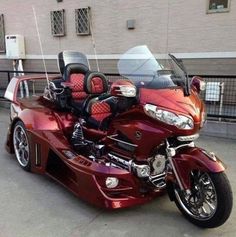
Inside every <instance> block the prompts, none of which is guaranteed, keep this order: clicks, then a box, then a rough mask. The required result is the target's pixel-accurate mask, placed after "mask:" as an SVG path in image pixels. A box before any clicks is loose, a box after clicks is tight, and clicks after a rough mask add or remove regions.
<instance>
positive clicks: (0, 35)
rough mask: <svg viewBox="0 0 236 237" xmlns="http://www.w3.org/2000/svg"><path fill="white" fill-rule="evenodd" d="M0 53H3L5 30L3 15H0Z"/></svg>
mask: <svg viewBox="0 0 236 237" xmlns="http://www.w3.org/2000/svg"><path fill="white" fill-rule="evenodd" d="M0 52H2V53H3V52H5V30H4V17H3V14H0Z"/></svg>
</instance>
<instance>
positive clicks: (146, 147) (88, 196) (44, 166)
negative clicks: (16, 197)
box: [6, 77, 223, 209]
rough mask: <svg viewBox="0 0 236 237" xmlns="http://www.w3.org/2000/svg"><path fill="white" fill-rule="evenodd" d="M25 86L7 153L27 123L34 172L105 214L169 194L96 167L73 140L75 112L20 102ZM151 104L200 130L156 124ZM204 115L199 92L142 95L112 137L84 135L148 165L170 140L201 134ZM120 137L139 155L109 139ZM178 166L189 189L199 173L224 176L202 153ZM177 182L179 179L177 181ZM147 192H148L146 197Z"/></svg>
mask: <svg viewBox="0 0 236 237" xmlns="http://www.w3.org/2000/svg"><path fill="white" fill-rule="evenodd" d="M36 78H37V77H36ZM40 78H41V79H42V77H39V78H38V79H40ZM30 79H31V78H30V77H23V78H20V79H19V82H20V81H21V80H30ZM36 80H37V79H36ZM19 82H17V83H16V85H15V86H16V90H15V92H14V99H13V101H12V102H13V104H12V107H11V112H12V117H11V119H12V121H11V124H10V127H9V132H8V136H7V143H6V147H7V149H8V151H9V152H13V144H12V132H13V127H14V124H15V122H16V121H18V120H21V121H22V122H23V123H24V124H25V127H26V129H27V133H28V137H29V141H30V149H31V157H30V159H31V171H32V172H35V173H40V174H47V175H49V176H50V177H52V178H53V179H55V180H57V181H58V182H60V183H61V184H62V185H64V186H65V187H67V188H68V189H69V190H71V191H72V192H73V193H75V194H76V195H77V196H79V197H80V198H83V199H84V200H86V201H88V202H90V203H92V204H94V205H97V206H99V207H105V208H112V209H113V208H124V207H129V206H133V205H138V204H142V203H145V202H147V201H150V200H152V199H153V198H154V197H156V196H158V195H160V194H161V193H163V190H157V189H154V188H152V189H151V188H150V185H148V184H147V183H145V182H143V181H141V180H140V179H139V178H137V176H136V175H135V174H134V173H132V172H129V171H127V170H125V169H118V168H115V167H112V166H109V167H108V166H106V165H105V164H104V163H101V162H100V163H99V162H95V161H93V160H90V159H89V158H88V157H84V156H82V155H81V154H79V153H76V152H75V151H74V150H73V148H72V147H71V145H70V142H69V140H70V137H71V134H72V131H73V126H74V123H75V122H76V121H77V120H78V118H77V117H75V116H74V115H72V113H70V112H69V111H59V110H57V109H56V107H55V106H54V105H53V103H51V102H50V101H47V100H46V99H44V98H42V97H34V98H26V99H19V98H17V97H16V95H17V89H18V88H17V87H18V86H19ZM146 103H151V104H155V105H157V106H159V107H162V108H166V109H168V110H170V111H173V112H175V113H179V114H184V115H187V116H192V117H193V118H194V122H195V127H194V129H193V130H192V131H181V130H178V129H177V128H176V127H174V126H170V125H166V124H163V123H162V122H158V121H157V120H154V119H152V118H151V117H149V116H148V115H146V114H145V112H144V109H143V105H145V104H146ZM203 111H204V106H203V105H202V103H201V101H200V100H199V98H198V96H197V95H196V93H195V92H193V93H192V95H191V96H189V97H185V96H184V95H183V92H182V90H180V89H174V90H172V89H171V90H170V89H169V90H150V89H141V90H140V103H138V104H136V105H134V106H133V107H132V108H130V109H129V110H128V111H126V112H123V113H121V114H119V115H117V116H116V117H115V118H114V119H113V120H112V122H111V124H110V128H109V129H108V131H107V132H103V131H98V130H95V129H90V128H86V127H84V134H85V136H86V139H88V140H93V141H100V142H104V143H105V145H106V148H107V149H108V151H112V152H116V153H118V154H121V155H124V156H126V157H127V158H128V159H134V160H135V161H137V162H145V161H146V160H147V158H149V157H150V156H151V155H153V152H154V151H155V149H156V148H157V147H158V146H160V145H161V144H163V142H164V141H165V139H166V138H168V137H173V136H176V135H178V134H181V135H187V134H194V133H195V132H197V131H198V130H199V126H200V122H201V113H202V112H203ZM116 133H122V134H124V135H125V136H126V138H127V139H128V140H129V142H130V143H132V144H134V145H135V146H136V147H135V149H134V150H133V151H124V150H122V149H121V148H119V147H117V144H116V143H115V142H114V141H112V140H111V139H109V137H108V136H110V135H114V134H116ZM68 152H69V154H70V155H68ZM54 159H55V160H56V159H57V160H58V162H60V165H61V166H60V167H61V170H60V169H59V170H58V169H57V167H56V166H55V167H54V166H53V165H51V164H50V162H53V161H54ZM174 162H175V164H176V167H177V171H178V173H179V174H180V176H181V177H182V179H183V183H184V186H185V187H188V186H189V182H188V179H187V176H188V174H189V172H190V171H191V169H193V168H195V167H198V168H199V169H203V170H209V171H212V172H220V171H222V170H223V166H222V165H221V163H220V162H215V163H214V162H213V161H211V160H210V159H209V158H208V157H207V156H206V155H204V153H202V152H201V150H199V149H197V148H196V149H194V148H193V149H189V150H185V151H184V153H180V154H177V155H176V157H175V158H174ZM107 177H116V178H118V179H119V185H118V186H117V187H116V188H112V189H108V188H107V187H106V186H105V179H106V178H107ZM171 177H172V178H173V175H172V176H171ZM167 178H168V177H167ZM143 189H145V190H146V191H145V192H142V190H143Z"/></svg>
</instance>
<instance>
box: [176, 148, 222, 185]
mask: <svg viewBox="0 0 236 237" xmlns="http://www.w3.org/2000/svg"><path fill="white" fill-rule="evenodd" d="M172 159H173V163H174V166H175V168H176V171H177V173H178V175H179V178H180V181H181V182H182V184H183V187H184V189H189V188H190V186H191V183H190V172H191V171H193V170H200V171H204V172H211V173H219V172H222V171H224V170H225V166H224V164H223V163H222V162H221V161H220V159H219V158H217V157H216V156H213V155H212V154H210V153H208V152H207V151H205V150H203V149H201V148H198V147H194V148H190V149H188V150H183V151H182V153H178V154H177V155H176V156H175V157H173V158H172Z"/></svg>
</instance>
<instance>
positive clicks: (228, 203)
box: [174, 171, 233, 228]
mask: <svg viewBox="0 0 236 237" xmlns="http://www.w3.org/2000/svg"><path fill="white" fill-rule="evenodd" d="M190 178H191V190H190V191H188V192H186V191H182V190H180V189H179V188H178V187H175V188H174V193H175V203H176V205H177V207H178V208H179V210H180V211H181V212H182V213H183V215H184V216H185V217H186V218H187V219H188V220H189V221H191V222H192V223H194V224H195V225H197V226H200V227H204V228H215V227H218V226H220V225H222V224H223V223H224V222H225V221H226V220H227V219H228V217H229V215H230V213H231V210H232V205H233V195H232V190H231V187H230V184H229V180H228V178H227V177H226V175H225V173H224V172H221V173H207V172H202V171H192V172H191V177H190Z"/></svg>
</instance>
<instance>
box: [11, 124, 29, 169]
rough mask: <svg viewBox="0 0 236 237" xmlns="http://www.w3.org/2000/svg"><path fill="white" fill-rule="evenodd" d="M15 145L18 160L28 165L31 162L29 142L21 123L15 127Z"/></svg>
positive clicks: (21, 163)
mask: <svg viewBox="0 0 236 237" xmlns="http://www.w3.org/2000/svg"><path fill="white" fill-rule="evenodd" d="M13 145H14V150H15V154H16V158H17V160H18V162H19V163H20V165H21V166H23V167H26V166H27V165H28V163H29V143H28V138H27V135H26V132H25V129H24V128H23V127H22V126H21V125H17V126H16V127H15V128H14V132H13Z"/></svg>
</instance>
